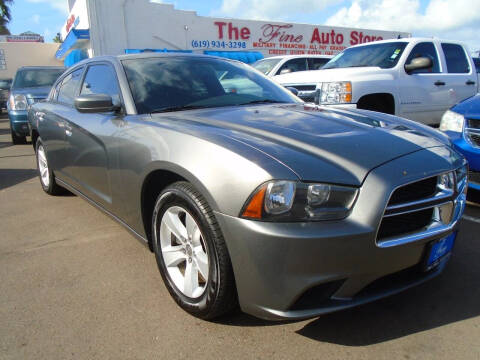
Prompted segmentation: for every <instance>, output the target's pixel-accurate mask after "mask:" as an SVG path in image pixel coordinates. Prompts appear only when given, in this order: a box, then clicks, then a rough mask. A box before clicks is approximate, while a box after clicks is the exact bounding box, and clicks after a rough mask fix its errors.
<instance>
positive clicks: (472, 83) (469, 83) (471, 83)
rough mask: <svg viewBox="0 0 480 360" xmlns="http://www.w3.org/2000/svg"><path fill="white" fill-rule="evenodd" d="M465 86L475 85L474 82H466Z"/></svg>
mask: <svg viewBox="0 0 480 360" xmlns="http://www.w3.org/2000/svg"><path fill="white" fill-rule="evenodd" d="M465 84H467V85H475V81H472V80H467V82H466V83H465Z"/></svg>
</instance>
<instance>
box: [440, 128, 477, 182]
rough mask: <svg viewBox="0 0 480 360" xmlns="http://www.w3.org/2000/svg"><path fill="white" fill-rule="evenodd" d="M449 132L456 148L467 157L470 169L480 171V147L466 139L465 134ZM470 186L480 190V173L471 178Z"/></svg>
mask: <svg viewBox="0 0 480 360" xmlns="http://www.w3.org/2000/svg"><path fill="white" fill-rule="evenodd" d="M447 134H448V135H449V137H450V139H451V140H452V143H453V146H454V148H455V149H456V150H458V152H460V153H461V154H462V155H463V156H465V158H466V159H467V161H468V167H469V170H470V171H471V172H473V173H480V148H477V147H474V146H473V145H472V144H470V143H469V142H468V141H467V140H465V138H464V136H463V134H458V133H452V132H448V131H447ZM468 187H469V188H470V189H474V190H480V174H479V175H478V176H475V177H473V176H471V177H470V178H469V181H468Z"/></svg>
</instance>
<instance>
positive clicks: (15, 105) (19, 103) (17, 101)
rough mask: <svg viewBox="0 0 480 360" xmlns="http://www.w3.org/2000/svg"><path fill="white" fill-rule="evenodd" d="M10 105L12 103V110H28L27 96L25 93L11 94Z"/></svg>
mask: <svg viewBox="0 0 480 360" xmlns="http://www.w3.org/2000/svg"><path fill="white" fill-rule="evenodd" d="M8 101H9V103H10V104H9V105H10V110H27V106H28V103H27V98H26V97H25V95H22V94H18V95H13V94H12V95H10V98H9V99H8Z"/></svg>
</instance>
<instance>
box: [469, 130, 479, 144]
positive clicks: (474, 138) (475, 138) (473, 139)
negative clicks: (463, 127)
mask: <svg viewBox="0 0 480 360" xmlns="http://www.w3.org/2000/svg"><path fill="white" fill-rule="evenodd" d="M467 136H468V138H469V139H470V142H471V143H472V144H473V145H475V146H480V135H477V134H473V133H470V132H468V131H467Z"/></svg>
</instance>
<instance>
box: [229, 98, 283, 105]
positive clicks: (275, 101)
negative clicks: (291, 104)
mask: <svg viewBox="0 0 480 360" xmlns="http://www.w3.org/2000/svg"><path fill="white" fill-rule="evenodd" d="M279 103H286V101H279V100H272V99H263V100H252V101H248V102H246V103H241V104H238V105H251V104H279Z"/></svg>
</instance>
